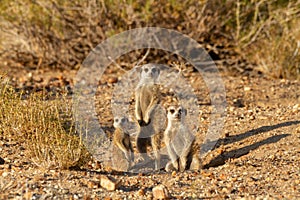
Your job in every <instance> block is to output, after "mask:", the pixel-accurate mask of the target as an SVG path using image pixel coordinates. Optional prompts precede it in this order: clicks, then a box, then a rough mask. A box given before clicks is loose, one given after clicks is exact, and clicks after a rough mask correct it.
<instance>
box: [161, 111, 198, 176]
mask: <svg viewBox="0 0 300 200" xmlns="http://www.w3.org/2000/svg"><path fill="white" fill-rule="evenodd" d="M167 112H168V114H167V118H168V125H167V128H166V130H165V132H164V142H165V144H166V146H167V151H168V156H169V158H170V161H169V162H168V163H167V165H166V171H172V170H177V171H184V170H186V169H191V170H199V169H200V162H199V157H198V155H197V153H198V149H199V148H197V145H196V142H195V136H194V135H193V134H192V133H191V132H190V131H189V129H188V127H187V126H186V124H185V121H184V120H185V116H186V115H187V111H186V109H184V108H182V107H181V106H177V107H175V106H170V107H169V108H168V110H167Z"/></svg>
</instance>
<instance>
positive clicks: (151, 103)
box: [135, 64, 162, 170]
mask: <svg viewBox="0 0 300 200" xmlns="http://www.w3.org/2000/svg"><path fill="white" fill-rule="evenodd" d="M140 74H141V78H140V81H139V83H138V86H137V88H136V90H135V116H136V119H137V121H138V123H139V125H140V130H139V133H138V134H137V137H136V146H137V150H138V152H139V153H140V154H141V156H142V159H143V160H146V159H147V158H148V155H147V146H151V147H152V150H153V152H154V157H155V170H159V169H160V153H159V151H160V144H161V134H162V132H161V131H160V129H161V127H159V126H160V125H158V124H159V120H161V119H160V118H159V114H158V112H159V107H158V105H159V103H160V98H161V94H160V88H159V85H158V84H156V80H157V79H158V77H159V75H160V69H159V67H158V65H155V64H146V65H143V66H142V67H141V72H140Z"/></svg>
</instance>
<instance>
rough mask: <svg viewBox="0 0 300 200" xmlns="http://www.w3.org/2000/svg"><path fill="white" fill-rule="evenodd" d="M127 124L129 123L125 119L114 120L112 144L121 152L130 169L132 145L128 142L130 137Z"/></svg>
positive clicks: (116, 118)
mask: <svg viewBox="0 0 300 200" xmlns="http://www.w3.org/2000/svg"><path fill="white" fill-rule="evenodd" d="M128 123H129V121H128V118H127V117H115V118H114V127H115V132H114V136H113V144H114V145H115V146H116V147H118V148H119V149H120V150H121V151H122V152H123V154H124V156H125V158H126V160H127V161H128V163H129V167H130V166H131V163H132V161H133V160H134V156H133V149H132V145H131V142H130V136H129V133H128V131H127V128H128Z"/></svg>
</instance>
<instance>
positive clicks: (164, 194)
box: [152, 185, 170, 199]
mask: <svg viewBox="0 0 300 200" xmlns="http://www.w3.org/2000/svg"><path fill="white" fill-rule="evenodd" d="M152 192H153V197H154V199H170V194H169V191H168V190H167V188H166V186H164V185H158V186H155V187H154V188H153V189H152Z"/></svg>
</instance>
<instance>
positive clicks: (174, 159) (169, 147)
mask: <svg viewBox="0 0 300 200" xmlns="http://www.w3.org/2000/svg"><path fill="white" fill-rule="evenodd" d="M167 151H168V155H169V157H170V159H171V161H170V162H171V163H172V165H173V167H174V168H175V170H178V169H179V168H178V167H179V166H178V162H177V161H178V157H177V154H176V152H175V150H174V148H173V146H172V144H169V145H167Z"/></svg>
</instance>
